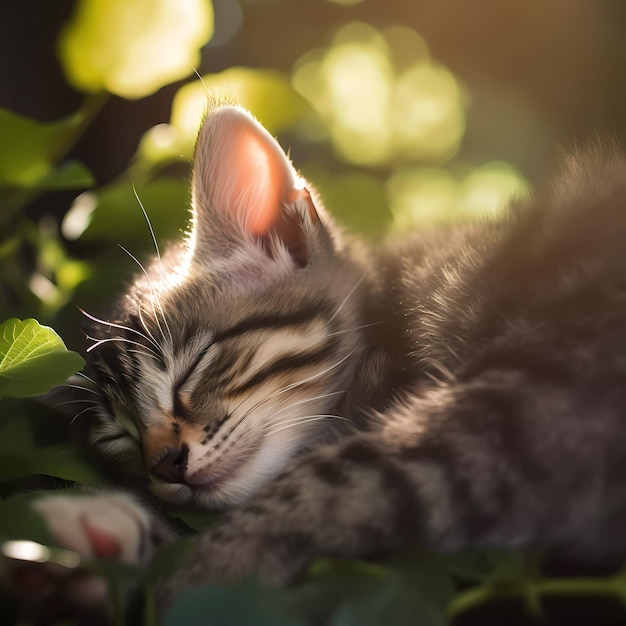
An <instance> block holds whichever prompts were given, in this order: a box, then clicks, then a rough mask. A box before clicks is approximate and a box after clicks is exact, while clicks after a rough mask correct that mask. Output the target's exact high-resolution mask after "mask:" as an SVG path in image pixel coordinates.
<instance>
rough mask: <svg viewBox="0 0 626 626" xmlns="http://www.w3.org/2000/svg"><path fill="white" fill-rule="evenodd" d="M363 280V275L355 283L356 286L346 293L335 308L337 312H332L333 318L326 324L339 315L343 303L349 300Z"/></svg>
mask: <svg viewBox="0 0 626 626" xmlns="http://www.w3.org/2000/svg"><path fill="white" fill-rule="evenodd" d="M364 280H365V275H363V276H361V278H359V280H357V281H356V285H354V287H352V289H350V291H348V295H347V296H346V297H345V298H344V299H343V301H342V303H341V304H340V305H339V306H338V307H337V310H336V311H335V312H334V314H333V316H332V317H331V318H330V319H329V320H328V322H327V323H330V322H332V321H333V320H334V319H335V318H336V317H337V315H339V312H340V311H341V309H343V307H344V305H345V303H346V302H347V301H348V300H349V299H350V296H351V295H352V294H353V293H354V292H355V291H356V290H357V288H358V286H359V285H360V284H361V283H362V282H363V281H364Z"/></svg>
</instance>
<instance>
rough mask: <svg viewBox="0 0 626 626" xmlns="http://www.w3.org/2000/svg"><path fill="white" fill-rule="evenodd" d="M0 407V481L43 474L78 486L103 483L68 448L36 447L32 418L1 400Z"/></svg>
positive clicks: (60, 446) (90, 468)
mask: <svg viewBox="0 0 626 626" xmlns="http://www.w3.org/2000/svg"><path fill="white" fill-rule="evenodd" d="M22 402H23V401H22ZM0 408H1V412H2V415H3V419H2V422H1V424H0V480H11V479H14V478H21V477H24V476H31V475H33V474H45V475H47V476H56V477H57V478H62V479H64V480H71V481H73V482H76V483H79V484H81V485H96V486H97V485H102V484H103V483H104V481H103V479H102V478H101V477H100V476H99V475H98V473H97V472H96V471H95V470H94V469H93V468H92V467H91V466H90V465H88V464H87V463H86V462H85V461H84V460H83V459H82V458H81V457H80V456H79V454H78V453H77V451H76V450H75V449H74V448H73V447H71V446H70V445H65V444H58V445H44V446H40V445H36V444H35V443H34V441H33V438H34V427H33V421H32V418H30V417H29V416H28V415H27V414H23V413H20V412H18V410H16V409H15V408H13V407H12V406H11V403H10V401H9V400H7V399H5V400H2V405H1V407H0Z"/></svg>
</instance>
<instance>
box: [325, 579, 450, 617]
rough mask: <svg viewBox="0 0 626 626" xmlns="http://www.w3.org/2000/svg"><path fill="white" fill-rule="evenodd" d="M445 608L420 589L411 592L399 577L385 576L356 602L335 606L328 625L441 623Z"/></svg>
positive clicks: (444, 615)
mask: <svg viewBox="0 0 626 626" xmlns="http://www.w3.org/2000/svg"><path fill="white" fill-rule="evenodd" d="M446 623H447V619H446V614H445V612H444V611H443V610H442V609H440V608H437V607H436V606H435V605H434V604H432V603H431V602H430V601H428V600H426V599H425V596H424V595H422V594H421V593H420V590H416V591H414V592H412V591H411V590H409V589H408V588H407V587H405V586H404V585H403V584H402V583H401V582H400V581H399V580H389V581H387V582H385V583H384V584H383V585H381V586H380V587H379V588H378V589H376V591H375V592H374V593H371V594H369V595H368V596H366V597H364V598H363V599H362V600H361V601H360V602H354V601H353V602H350V603H348V604H345V605H343V606H341V607H340V608H339V610H338V611H336V612H335V614H334V615H333V617H332V619H331V620H330V621H329V622H328V625H329V626H386V625H387V624H393V626H414V625H415V624H419V625H420V626H444V625H445V624H446Z"/></svg>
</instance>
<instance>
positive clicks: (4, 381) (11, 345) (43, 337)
mask: <svg viewBox="0 0 626 626" xmlns="http://www.w3.org/2000/svg"><path fill="white" fill-rule="evenodd" d="M84 364H85V362H84V361H83V359H82V358H81V357H80V356H79V355H78V354H76V353H75V352H70V351H68V349H67V348H66V347H65V344H64V343H63V341H62V339H61V338H60V337H59V336H58V335H57V334H56V333H55V332H54V330H52V328H49V327H48V326H41V325H40V324H39V322H37V320H34V319H27V320H24V321H21V320H18V319H16V318H11V319H9V320H7V321H6V322H4V323H2V324H0V398H1V397H3V396H12V397H17V398H24V397H27V396H36V395H39V394H44V393H46V392H48V391H50V389H52V388H53V387H54V386H56V385H59V384H61V383H63V382H64V381H65V380H66V379H67V378H68V377H69V376H70V375H71V374H74V373H76V372H77V371H78V370H80V369H81V368H82V367H83V365H84Z"/></svg>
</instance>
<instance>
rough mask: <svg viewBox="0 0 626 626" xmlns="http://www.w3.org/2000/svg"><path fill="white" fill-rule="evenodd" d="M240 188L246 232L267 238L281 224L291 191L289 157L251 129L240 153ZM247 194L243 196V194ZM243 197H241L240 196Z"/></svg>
mask: <svg viewBox="0 0 626 626" xmlns="http://www.w3.org/2000/svg"><path fill="white" fill-rule="evenodd" d="M237 161H238V162H237V163H236V164H235V167H237V169H238V170H239V176H238V177H237V178H238V180H237V184H238V185H240V186H242V187H243V188H241V187H240V189H239V192H240V194H241V196H240V197H242V198H245V200H244V202H245V205H247V206H245V205H244V206H243V207H242V209H243V211H244V215H245V219H246V230H247V231H248V232H249V233H250V234H251V235H254V236H262V235H265V234H266V233H267V232H268V231H269V230H270V228H271V227H272V225H273V224H275V223H276V221H277V220H278V215H279V213H280V210H281V208H282V205H283V202H284V201H285V197H286V196H287V194H288V192H289V190H290V189H291V184H290V182H291V181H290V180H289V175H288V170H287V167H289V165H288V164H287V163H286V162H285V157H284V156H283V155H282V154H280V153H277V149H276V147H275V146H273V145H271V144H268V142H267V139H265V138H264V137H260V136H259V135H258V133H256V132H254V131H253V130H251V129H245V130H243V132H242V136H241V137H240V142H239V145H238V150H237ZM242 192H243V193H242ZM236 195H239V194H236Z"/></svg>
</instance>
